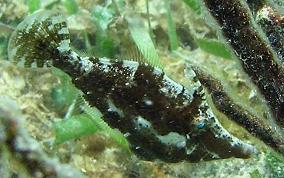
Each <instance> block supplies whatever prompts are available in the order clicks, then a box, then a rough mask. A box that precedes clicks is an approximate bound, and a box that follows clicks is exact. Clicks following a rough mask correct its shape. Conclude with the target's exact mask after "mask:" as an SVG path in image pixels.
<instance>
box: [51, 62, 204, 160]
mask: <svg viewBox="0 0 284 178" xmlns="http://www.w3.org/2000/svg"><path fill="white" fill-rule="evenodd" d="M91 60H92V62H93V63H95V64H98V67H96V68H94V70H92V71H91V72H90V73H88V75H84V74H81V73H80V72H78V73H76V72H75V71H76V70H75V69H73V70H72V72H70V70H68V69H67V70H66V72H67V73H68V74H69V75H70V76H71V78H73V83H74V84H75V86H76V87H77V88H79V89H81V90H82V91H83V93H85V94H86V96H85V98H86V100H87V101H88V102H89V103H90V104H91V105H93V106H96V107H97V108H98V109H99V110H100V111H101V112H102V114H103V115H104V120H105V121H106V122H107V123H108V124H109V125H110V126H112V127H114V128H118V129H119V130H120V131H121V132H122V133H130V135H129V136H128V137H127V139H128V140H129V141H130V143H131V148H132V150H133V151H134V152H136V153H138V154H139V155H141V156H142V157H144V159H145V158H146V159H148V160H153V159H156V158H160V159H162V160H165V161H169V162H177V161H180V160H184V158H185V157H186V151H185V148H178V147H174V145H171V146H168V147H169V148H166V147H167V145H165V144H163V143H161V142H160V140H159V139H158V138H156V137H157V135H166V134H168V133H170V132H177V133H179V134H181V135H187V134H189V135H191V134H190V133H192V134H193V133H195V134H196V135H197V134H198V132H199V130H198V129H195V128H194V127H193V126H192V124H191V121H192V119H193V118H194V117H195V116H196V115H197V111H198V108H199V107H200V104H201V101H202V100H203V99H202V97H203V94H202V95H200V94H198V93H197V91H196V93H195V94H194V98H193V100H192V102H191V104H189V105H187V106H185V107H184V106H180V107H181V108H177V107H178V106H179V104H180V105H181V104H182V103H183V102H186V101H187V100H188V98H187V97H185V96H184V94H183V93H181V94H180V95H177V96H175V97H167V96H165V94H164V93H161V92H160V91H159V90H160V88H161V87H162V86H163V83H161V81H162V79H163V77H164V73H160V74H159V75H156V74H155V72H154V70H156V69H155V68H154V67H152V66H150V65H147V64H140V65H139V67H138V68H137V70H136V72H135V75H134V77H133V81H131V83H130V85H128V86H126V85H125V83H127V82H128V80H127V77H128V76H129V75H130V72H131V71H127V68H123V67H122V65H123V61H115V60H113V61H112V64H111V66H112V67H117V68H119V69H120V70H121V71H123V73H124V74H120V75H118V74H116V73H115V72H110V73H107V74H106V73H105V72H103V71H101V70H100V69H99V66H103V65H106V64H104V63H101V62H100V60H99V59H96V58H91ZM58 62H59V63H58V64H57V63H54V66H58V67H60V66H62V63H61V62H60V61H58ZM65 66H66V65H65ZM63 70H64V69H63ZM64 71H65V70H64ZM184 90H187V89H185V88H184V87H183V91H184ZM145 98H147V99H148V100H150V101H152V102H153V104H152V105H147V104H145V102H143V100H145ZM107 99H111V100H112V101H113V103H114V105H115V106H117V107H118V108H121V109H122V110H123V113H124V117H121V116H120V115H119V114H118V113H117V112H115V111H109V105H108V103H107ZM203 109H204V110H206V109H207V108H203ZM137 116H141V117H143V118H145V119H147V120H148V121H149V122H151V124H152V125H153V128H144V127H143V128H141V129H138V127H137V126H135V124H134V123H133V120H135V118H136V117H137ZM153 129H154V130H153ZM198 137H199V136H198ZM142 140H143V141H142ZM138 148H139V149H138ZM196 160H198V159H196Z"/></svg>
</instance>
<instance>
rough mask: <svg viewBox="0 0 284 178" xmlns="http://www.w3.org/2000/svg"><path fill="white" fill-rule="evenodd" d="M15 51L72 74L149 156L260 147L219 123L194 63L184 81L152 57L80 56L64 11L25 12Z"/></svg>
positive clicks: (170, 157) (247, 152) (171, 158)
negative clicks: (141, 59) (153, 62)
mask: <svg viewBox="0 0 284 178" xmlns="http://www.w3.org/2000/svg"><path fill="white" fill-rule="evenodd" d="M8 58H9V60H10V61H11V63H13V64H14V65H16V66H19V67H27V68H44V67H55V68H58V69H60V70H62V71H64V72H65V73H66V74H68V75H69V76H70V77H71V79H72V83H73V84H74V86H75V87H76V88H78V89H79V90H81V91H82V93H83V97H84V98H85V100H86V101H87V102H88V103H89V105H90V106H93V107H96V108H98V109H99V111H100V112H101V113H102V114H103V119H104V121H105V122H106V123H107V124H108V125H109V126H111V127H112V128H117V129H118V130H120V132H122V133H123V134H124V136H125V138H126V139H127V140H128V142H129V147H130V150H131V151H132V152H133V153H134V154H135V155H137V156H138V157H139V158H141V159H143V160H148V161H156V160H159V161H163V162H169V163H174V162H180V161H187V162H200V161H210V160H217V159H225V158H231V157H235V158H243V159H245V158H250V157H251V156H252V154H253V153H254V147H253V146H252V145H250V144H248V143H245V142H243V141H241V140H239V139H238V138H236V137H234V136H233V135H231V134H230V133H229V132H228V131H227V130H226V129H224V128H223V126H222V125H221V124H220V122H219V121H218V119H217V118H216V117H215V115H214V114H213V112H212V109H211V108H210V106H209V104H208V103H207V101H206V95H205V92H204V89H203V87H202V85H201V83H200V82H199V80H198V78H197V77H196V74H195V72H194V71H193V70H192V69H191V68H190V66H189V65H186V66H185V68H184V75H185V76H186V77H187V79H188V80H189V83H190V85H189V87H184V86H183V85H181V84H179V83H177V82H175V81H173V80H172V79H170V78H169V77H168V76H167V75H166V74H165V73H164V72H163V70H162V69H160V68H158V67H155V66H152V65H150V64H147V63H143V62H137V61H131V60H117V59H108V58H97V57H88V56H80V55H78V54H77V53H76V52H74V51H72V50H71V48H70V35H69V30H68V27H67V24H66V21H65V19H64V18H63V17H62V16H61V15H60V14H59V13H56V12H53V11H49V10H44V11H39V12H36V13H34V14H32V15H30V16H28V17H27V18H26V19H24V20H23V21H22V22H21V23H20V24H19V25H18V26H17V27H16V29H15V30H14V31H13V33H12V35H11V37H10V40H9V44H8Z"/></svg>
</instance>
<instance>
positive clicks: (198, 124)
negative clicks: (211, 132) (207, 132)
mask: <svg viewBox="0 0 284 178" xmlns="http://www.w3.org/2000/svg"><path fill="white" fill-rule="evenodd" d="M191 123H192V125H193V126H194V127H195V128H197V129H203V128H204V127H205V118H204V117H203V116H198V117H197V118H194V119H193V120H192V122H191Z"/></svg>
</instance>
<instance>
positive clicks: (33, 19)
mask: <svg viewBox="0 0 284 178" xmlns="http://www.w3.org/2000/svg"><path fill="white" fill-rule="evenodd" d="M69 51H70V38H69V31H68V28H67V25H66V22H65V19H64V18H63V17H62V16H60V15H58V14H56V13H53V12H51V11H40V12H37V13H34V14H32V15H31V16H29V17H27V18H26V19H25V20H24V21H23V22H21V23H20V24H19V25H18V27H17V28H16V30H15V31H14V32H13V33H12V35H11V37H10V41H9V44H8V57H9V60H10V61H11V62H12V63H14V64H16V65H18V66H25V67H50V66H52V62H53V60H56V59H59V58H60V56H62V55H64V54H67V53H68V52H69Z"/></svg>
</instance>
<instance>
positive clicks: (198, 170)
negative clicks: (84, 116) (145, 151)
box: [0, 0, 284, 178]
mask: <svg viewBox="0 0 284 178" xmlns="http://www.w3.org/2000/svg"><path fill="white" fill-rule="evenodd" d="M2 1H3V0H2ZM49 2H52V1H46V2H45V3H42V4H41V7H44V6H45V4H48V3H49ZM76 2H77V4H78V5H79V11H78V12H77V14H75V15H68V13H67V12H66V11H64V10H63V11H62V13H65V16H66V17H67V20H68V25H69V26H70V29H71V32H72V33H74V34H77V33H80V31H84V30H86V29H88V30H89V28H90V27H92V24H89V23H86V24H84V23H80V24H76V22H77V21H78V19H82V18H86V16H87V15H88V14H89V12H88V11H90V9H91V7H90V5H94V4H101V5H102V4H104V3H103V1H96V0H86V1H81V0H78V1H76ZM132 3H136V8H135V10H134V12H135V13H137V14H140V15H141V16H145V10H143V7H144V6H145V2H144V1H135V2H132ZM160 3H162V1H161V0H154V1H151V2H150V7H151V8H150V10H152V11H151V12H152V13H151V12H150V14H151V18H152V24H153V28H154V29H155V30H156V31H155V32H156V33H158V32H159V30H160V31H161V33H162V31H163V28H165V27H164V23H166V20H160V21H159V20H157V19H159V18H161V19H162V18H163V17H165V10H164V9H163V8H160V9H159V7H160V6H161V5H159V4H160ZM179 3H182V2H176V3H172V4H171V5H172V6H173V7H177V6H179ZM58 6H59V9H64V8H63V7H62V4H59V5H58ZM162 7H163V6H162ZM180 8H181V9H182V10H180V12H178V11H175V10H176V9H175V8H173V12H172V13H173V16H174V20H175V21H176V26H177V27H179V26H178V25H181V24H183V23H191V24H190V25H189V26H191V27H192V28H193V31H195V32H196V31H198V32H200V31H202V32H204V33H206V32H205V31H206V30H208V31H210V28H208V27H207V26H206V25H204V22H203V21H202V17H195V16H194V13H193V12H191V10H190V9H189V8H188V7H186V6H185V5H184V4H182V5H181V7H180ZM157 9H159V10H157ZM0 10H1V11H0V12H1V14H0V15H1V16H0V17H1V19H5V22H7V23H8V22H9V23H10V22H13V21H20V20H17V19H23V17H25V16H26V14H27V11H28V6H27V5H25V4H23V2H22V1H13V0H9V1H8V0H7V1H3V3H2V4H0ZM155 10H156V11H155ZM185 11H186V12H188V15H180V16H179V14H178V13H184V12H185ZM8 12H10V13H8ZM66 14H67V15H66ZM188 17H190V19H189V20H187V21H185V20H184V19H185V18H188ZM76 20H77V21H76ZM86 21H87V22H88V21H91V20H90V19H87V20H86ZM5 22H3V23H5ZM75 24H76V25H75ZM197 24H198V26H197ZM114 26H115V28H122V27H124V26H123V25H121V24H119V22H116V23H115V25H114ZM181 26H182V25H181ZM185 26H186V25H185ZM186 27H187V26H186ZM207 28H208V29H207ZM177 29H179V28H177ZM119 30H120V31H119ZM191 30H192V29H191ZM116 31H119V32H120V35H121V34H122V33H123V29H118V30H116ZM180 31H182V30H180ZM184 31H186V30H183V33H185V34H186V32H184ZM180 33H182V32H180ZM191 33H192V31H191ZM208 33H209V32H208ZM126 34H127V33H126ZM123 35H125V34H123ZM213 36H214V35H213ZM8 37H9V33H5V34H2V36H1V40H2V41H0V42H1V57H0V58H1V60H0V102H1V103H0V108H1V111H5V112H7V113H11V114H14V115H13V116H14V117H16V118H17V119H19V120H21V127H20V129H22V131H23V132H25V133H27V134H23V135H22V136H23V137H25V138H28V139H29V140H32V141H33V142H32V143H34V144H30V145H28V146H27V147H30V150H36V149H39V150H42V151H43V152H42V153H44V154H46V156H47V158H46V159H50V160H57V162H56V164H55V165H58V166H60V165H61V164H64V165H65V164H66V165H69V166H71V167H72V168H71V170H73V171H74V172H77V173H78V172H81V173H82V174H81V176H82V177H83V176H85V177H141V178H142V177H145V178H146V177H180V178H183V177H253V176H256V177H284V170H283V169H284V166H283V165H284V163H283V161H282V160H283V158H282V157H281V156H280V155H278V154H277V153H274V152H273V151H272V150H271V149H270V148H268V147H267V146H265V145H264V144H263V143H262V142H261V141H259V140H257V139H255V138H254V137H252V136H251V135H250V134H249V133H247V132H246V131H245V130H244V129H242V128H240V127H237V126H236V125H235V124H234V123H232V122H231V121H228V120H226V119H222V120H221V122H222V123H223V124H224V126H225V127H226V128H227V129H228V130H229V131H230V132H231V133H232V134H234V135H236V136H237V137H239V138H240V139H241V140H244V141H245V142H248V143H250V144H252V145H254V146H255V148H256V150H257V151H256V152H255V154H254V155H253V157H252V158H250V159H246V160H244V159H237V158H231V159H226V160H218V161H210V162H199V163H187V162H181V163H174V164H169V163H162V162H149V161H143V160H140V159H139V158H137V157H135V156H134V155H129V154H127V153H126V152H125V151H123V149H121V147H120V146H119V145H117V144H116V143H115V142H114V141H113V140H112V139H111V138H110V137H108V136H107V135H106V134H101V133H94V134H90V135H86V136H84V137H81V138H79V139H76V140H70V141H68V142H65V143H63V144H61V145H59V146H57V147H52V146H51V143H52V141H53V140H54V130H53V128H52V123H53V122H56V121H58V120H60V118H61V117H62V116H63V114H62V113H64V112H65V110H63V111H62V110H61V111H59V109H58V108H55V107H54V103H53V100H52V98H51V94H50V91H51V89H52V88H54V87H55V86H56V85H58V84H60V83H61V82H62V81H61V80H60V79H59V78H58V77H56V76H55V75H54V74H53V73H52V69H24V68H19V67H16V66H13V65H11V64H10V63H9V62H8V60H7V55H6V51H5V49H6V48H5V45H6V43H7V39H8ZM115 37H116V38H117V39H116V42H117V43H118V44H122V45H121V46H122V47H123V46H124V47H125V46H127V45H125V43H123V42H125V41H124V40H125V39H121V38H120V36H119V35H117V36H115ZM157 38H158V39H157V41H158V42H157V45H158V46H157V50H158V51H159V55H160V56H161V59H162V60H163V61H162V63H163V64H164V66H165V68H164V70H165V71H166V73H167V74H168V75H169V76H170V77H171V78H174V79H176V81H179V82H180V83H182V84H184V85H186V79H185V78H183V77H182V76H180V75H178V74H177V73H178V71H180V70H182V66H183V64H184V61H183V60H182V59H178V60H177V59H176V58H175V59H174V57H173V56H172V55H170V54H169V53H170V52H169V51H167V50H166V51H163V49H164V48H165V46H167V44H165V43H166V40H161V39H159V37H157ZM75 44H76V42H75ZM117 46H119V45H116V47H117ZM193 46H194V45H189V46H183V47H181V48H179V50H178V51H179V52H180V53H181V54H182V55H185V56H190V58H191V60H194V62H193V63H194V64H196V63H197V64H198V65H200V66H202V67H203V69H204V70H208V71H209V73H211V74H215V76H216V75H217V76H216V78H219V79H220V80H225V81H226V80H227V83H228V84H227V85H228V86H225V87H227V88H228V91H230V92H231V93H232V95H233V96H235V95H238V96H236V101H238V102H243V103H244V105H245V106H246V105H249V106H251V107H252V109H254V108H257V109H255V111H254V112H255V113H256V114H257V113H259V112H260V109H259V108H262V107H263V106H262V103H261V99H258V98H256V99H255V98H253V97H252V98H253V99H248V96H249V95H250V92H251V90H253V89H250V88H249V87H248V86H247V84H246V82H245V80H246V79H245V78H244V77H242V74H240V73H239V72H238V70H237V68H238V67H236V64H235V63H234V62H233V61H232V60H227V59H221V58H218V57H215V56H213V55H210V54H208V53H205V52H203V51H202V50H200V49H193ZM79 50H84V49H79ZM120 51H123V50H121V49H120ZM220 70H221V71H222V72H216V71H220ZM220 74H221V75H224V74H225V75H226V77H224V76H218V75H220ZM224 78H225V79H224ZM240 91H241V92H240ZM242 98H246V99H242ZM243 100H245V101H243ZM247 102H249V104H247ZM65 109H66V108H65ZM217 115H218V114H217ZM219 115H220V114H219ZM219 115H218V116H219ZM0 116H1V117H4V116H7V115H4V114H1V115H0ZM220 117H221V115H220ZM3 123H4V122H3V121H1V122H0V124H1V125H0V133H1V134H3V133H5V132H3V130H5V128H6V127H7V125H3ZM3 140H4V139H3V138H1V137H0V143H1V144H2V146H1V149H0V151H1V152H0V153H1V155H0V159H1V160H0V166H1V167H0V177H15V176H16V177H17V176H18V177H29V174H28V173H27V172H26V170H25V169H26V167H25V162H19V161H18V160H17V158H14V156H13V154H17V153H16V152H14V151H12V150H9V149H4V147H5V146H3V145H5V144H4V142H2V141H3ZM5 148H6V147H5ZM27 149H29V148H27ZM74 174H75V173H74Z"/></svg>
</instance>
